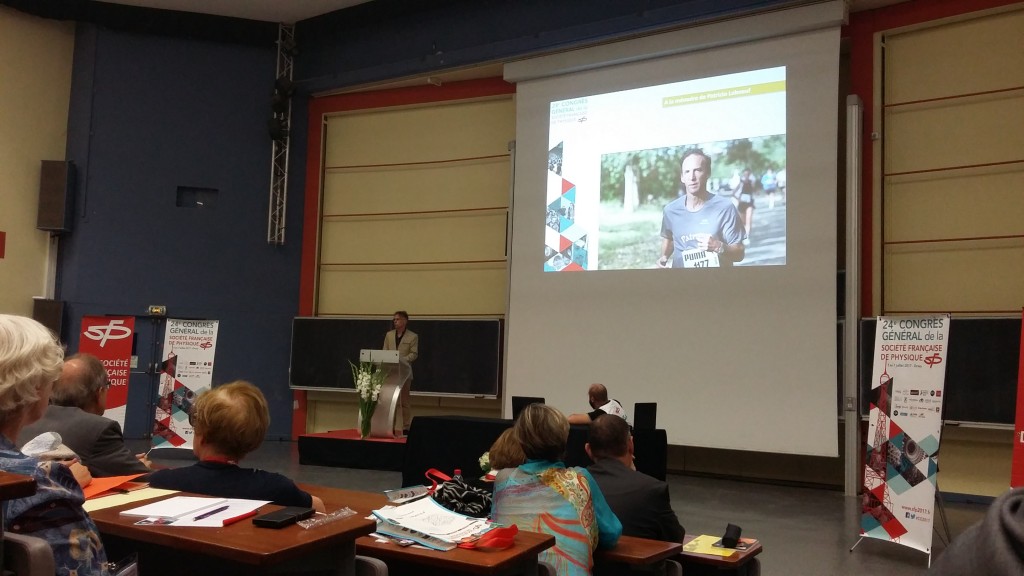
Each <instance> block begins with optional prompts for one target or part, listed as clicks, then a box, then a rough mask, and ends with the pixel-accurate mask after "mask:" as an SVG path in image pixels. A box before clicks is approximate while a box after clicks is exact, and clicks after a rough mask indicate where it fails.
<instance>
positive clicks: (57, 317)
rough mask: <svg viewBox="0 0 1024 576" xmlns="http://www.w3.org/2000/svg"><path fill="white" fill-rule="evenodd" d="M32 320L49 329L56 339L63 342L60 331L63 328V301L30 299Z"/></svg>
mask: <svg viewBox="0 0 1024 576" xmlns="http://www.w3.org/2000/svg"><path fill="white" fill-rule="evenodd" d="M32 319H33V320H35V321H36V322H39V323H40V324H42V325H43V326H46V327H47V328H49V329H50V331H51V332H53V333H54V334H56V335H57V338H59V339H60V340H61V342H63V341H64V338H63V337H62V335H61V330H62V329H63V328H64V301H63V300H47V299H46V298H33V299H32Z"/></svg>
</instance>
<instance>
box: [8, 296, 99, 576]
mask: <svg viewBox="0 0 1024 576" xmlns="http://www.w3.org/2000/svg"><path fill="white" fill-rule="evenodd" d="M63 361H64V350H63V349H62V348H61V346H60V344H59V343H58V342H57V340H56V338H55V337H54V336H53V334H52V333H51V332H50V331H49V330H47V329H46V328H45V327H43V325H42V324H40V323H38V322H36V321H35V320H32V319H29V318H23V317H21V316H11V315H7V314H0V434H2V437H0V469H2V470H4V471H5V472H11V473H13V474H22V475H25V476H31V477H32V478H34V479H35V481H36V493H35V494H33V495H32V496H28V497H25V498H16V499H13V500H6V501H4V502H3V513H4V525H3V529H4V530H6V531H9V532H15V533H18V534H24V535H27V536H35V537H38V538H42V539H43V540H46V542H47V543H48V544H49V545H50V548H51V549H52V550H53V558H54V562H55V564H56V567H57V576H93V575H102V574H106V569H105V564H106V562H107V555H106V551H105V550H104V549H103V543H102V542H101V541H100V534H99V531H98V530H97V529H96V525H95V524H93V521H92V520H91V519H90V518H89V515H88V514H86V512H85V510H83V509H82V504H83V503H84V502H85V496H84V495H83V494H82V489H81V487H79V485H78V482H77V481H76V480H75V477H74V475H73V474H72V473H71V470H69V469H68V467H67V466H64V465H63V464H60V463H58V462H54V461H40V460H38V459H36V458H32V457H29V456H26V455H25V454H23V453H21V452H20V451H19V450H18V449H17V448H15V444H14V440H15V439H16V438H18V434H19V433H20V432H21V429H22V428H23V427H24V426H26V425H27V424H31V423H32V422H35V421H36V420H38V419H39V418H40V417H42V415H43V412H44V411H45V410H46V407H47V404H48V403H49V400H50V391H51V389H52V388H53V383H54V381H55V380H57V378H58V377H59V376H60V371H61V366H62V365H63Z"/></svg>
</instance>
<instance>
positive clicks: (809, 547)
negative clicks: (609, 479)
mask: <svg viewBox="0 0 1024 576" xmlns="http://www.w3.org/2000/svg"><path fill="white" fill-rule="evenodd" d="M155 461H156V462H157V463H158V464H161V465H165V466H179V465H182V464H188V463H190V461H188V460H170V459H157V460H155ZM242 464H243V465H248V466H252V467H258V468H263V469H266V470H273V471H276V472H280V473H282V474H285V475H287V476H290V477H291V478H293V479H295V480H297V481H300V482H308V483H311V484H321V485H325V486H334V487H340V488H352V489H356V490H368V491H379V490H386V489H391V488H398V487H399V484H400V483H401V474H400V473H399V472H381V471H375V470H353V469H347V468H329V467H322V466H302V465H300V464H299V457H298V450H297V448H296V445H295V444H294V443H292V442H267V443H265V444H264V445H263V447H262V448H260V449H259V450H258V451H257V452H256V453H254V454H251V455H250V456H249V457H248V458H247V459H246V460H244V461H243V462H242ZM668 481H669V485H670V487H671V488H670V489H671V494H672V505H673V508H674V509H675V510H676V513H677V514H678V515H679V519H680V521H681V522H682V524H683V526H684V527H685V528H686V530H687V533H691V534H700V533H705V534H721V533H722V532H723V531H724V530H725V526H726V524H728V523H730V522H731V523H733V524H736V525H738V526H740V527H741V528H742V529H743V534H744V535H745V536H751V537H755V538H759V539H760V540H761V541H762V543H763V546H764V552H762V554H761V555H760V558H761V569H762V574H764V575H765V576H774V575H798V576H799V575H808V576H811V575H813V576H818V575H822V576H825V575H829V576H831V575H836V576H838V575H862V574H863V575H872V576H879V575H885V576H911V575H914V576H917V575H920V574H923V573H924V572H925V571H926V569H927V567H928V556H927V555H925V554H923V553H921V552H918V551H916V550H912V549H910V548H906V547H904V546H900V545H896V544H891V543H888V542H881V541H877V540H871V539H865V540H864V541H863V542H862V543H861V544H860V545H858V546H857V548H856V549H855V550H854V551H852V552H851V551H850V547H851V546H853V545H854V544H856V543H857V539H858V526H859V514H860V511H859V503H860V501H859V499H858V498H847V497H845V496H844V495H843V494H842V492H839V491H829V490H819V489H811V488H796V487H788V486H776V485H769V484H757V483H750V482H738V481H731V480H719V479H710V478H697V477H691V476H678V475H670V476H669V479H668ZM945 508H946V516H947V518H948V520H949V524H950V531H951V532H952V534H953V536H954V537H955V536H956V535H957V534H959V533H960V532H961V531H963V530H964V528H966V527H967V526H969V525H970V524H971V523H973V522H975V521H976V520H978V519H979V518H980V517H981V515H982V514H983V513H984V511H985V508H986V506H985V505H984V504H963V503H947V504H946V506H945ZM936 527H937V529H936V531H935V532H934V533H933V536H934V538H933V552H934V553H935V554H940V553H941V552H942V550H943V549H944V548H945V545H944V543H943V538H944V537H945V536H944V531H943V530H942V526H941V523H939V522H938V521H937V524H936ZM940 533H941V534H942V536H940Z"/></svg>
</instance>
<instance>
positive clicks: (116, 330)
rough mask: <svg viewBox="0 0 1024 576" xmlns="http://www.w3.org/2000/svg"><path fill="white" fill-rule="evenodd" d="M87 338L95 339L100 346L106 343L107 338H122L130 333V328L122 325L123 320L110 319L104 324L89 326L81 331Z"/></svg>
mask: <svg viewBox="0 0 1024 576" xmlns="http://www.w3.org/2000/svg"><path fill="white" fill-rule="evenodd" d="M82 335H83V336H85V337H86V338H88V339H89V340H96V341H98V342H99V343H100V348H103V347H105V346H106V345H107V340H123V339H125V338H127V337H129V336H131V335H132V329H131V328H129V327H127V326H124V320H111V321H110V323H109V324H107V325H106V326H102V325H96V326H90V327H89V329H88V330H86V331H85V332H84V333H82Z"/></svg>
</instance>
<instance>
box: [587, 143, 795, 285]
mask: <svg viewBox="0 0 1024 576" xmlns="http://www.w3.org/2000/svg"><path fill="white" fill-rule="evenodd" d="M693 148H700V149H701V150H703V151H704V152H705V153H706V154H708V155H709V156H711V159H712V168H711V178H710V179H709V181H708V191H710V192H712V193H715V194H718V195H721V196H730V197H731V196H732V195H733V193H734V192H735V191H736V182H734V181H733V180H734V178H735V180H739V175H740V173H742V172H743V170H750V171H751V173H752V175H753V180H754V181H755V192H754V198H753V201H752V202H753V204H754V205H755V206H756V208H757V209H758V210H760V209H762V208H763V209H764V210H761V211H760V212H758V217H756V218H754V219H753V227H752V230H751V234H750V245H749V246H748V247H747V255H746V257H745V258H744V260H743V262H741V263H739V264H737V265H742V266H751V265H754V266H757V265H779V264H785V260H786V214H785V212H786V211H785V200H784V199H782V198H776V199H775V201H774V203H773V204H772V207H771V210H768V200H767V198H766V196H765V194H764V191H763V189H762V187H761V178H762V175H764V174H765V173H766V172H767V171H768V170H769V169H770V170H772V171H773V172H774V173H778V172H780V171H784V170H785V168H786V135H785V134H776V135H771V136H761V137H755V138H740V139H737V140H728V141H723V142H710V143H704V144H697V145H693V144H682V145H679V146H669V147H663V148H650V149H645V150H631V151H623V152H615V153H611V154H604V155H602V156H601V190H600V194H601V216H600V229H599V230H600V235H601V251H600V256H599V262H598V267H599V269H601V270H630V269H638V268H651V267H652V262H654V260H655V259H656V258H657V250H658V246H659V245H660V242H661V236H660V230H661V219H662V209H663V208H664V207H665V205H666V204H667V203H669V202H671V201H672V200H674V199H676V198H677V197H678V196H680V195H681V193H682V190H681V187H680V181H679V167H680V164H681V162H682V157H683V154H685V153H686V151H688V150H692V149H693ZM628 177H632V178H635V179H636V182H635V185H636V190H635V194H636V197H637V199H638V205H637V206H635V207H634V208H633V209H630V208H628V207H627V206H628V204H630V202H629V201H630V200H631V199H630V198H627V196H628V195H629V194H632V193H633V191H632V190H630V186H631V185H630V183H628V182H627V181H626V179H627V178H628ZM738 202H739V199H738V198H737V200H736V203H738Z"/></svg>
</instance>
